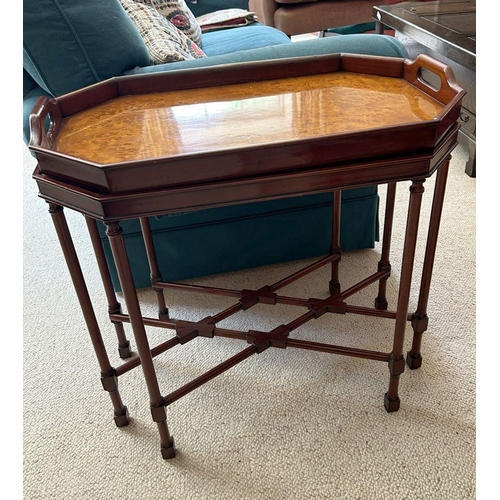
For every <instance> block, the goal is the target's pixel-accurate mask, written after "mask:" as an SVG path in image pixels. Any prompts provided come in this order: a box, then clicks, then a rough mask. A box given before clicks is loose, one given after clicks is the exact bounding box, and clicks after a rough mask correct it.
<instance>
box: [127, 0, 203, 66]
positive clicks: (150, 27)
mask: <svg viewBox="0 0 500 500" xmlns="http://www.w3.org/2000/svg"><path fill="white" fill-rule="evenodd" d="M120 3H121V4H122V6H123V8H124V9H125V12H127V14H128V15H129V17H130V19H131V20H132V22H133V23H134V25H135V27H136V28H137V30H138V31H139V33H140V35H141V37H142V39H143V40H144V43H145V44H146V47H147V48H148V50H149V55H150V60H151V64H164V63H169V62H174V61H186V60H189V59H197V58H199V57H205V53H204V52H203V51H202V50H201V49H200V47H199V46H198V45H197V44H196V43H195V42H194V41H193V40H191V38H189V37H188V36H187V35H186V34H185V33H184V32H183V31H182V30H179V29H178V28H177V27H176V26H174V25H173V24H172V23H171V22H170V21H169V20H168V19H167V18H165V17H163V16H162V15H161V14H159V13H158V11H157V10H156V9H155V8H154V7H151V6H149V5H146V4H145V3H143V2H138V1H136V0H120Z"/></svg>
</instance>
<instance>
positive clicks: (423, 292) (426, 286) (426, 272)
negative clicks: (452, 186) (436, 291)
mask: <svg viewBox="0 0 500 500" xmlns="http://www.w3.org/2000/svg"><path fill="white" fill-rule="evenodd" d="M450 159H451V157H449V158H448V159H447V160H446V161H445V162H443V164H442V165H441V166H440V167H439V169H438V172H437V176H436V185H435V188H434V198H433V201H432V209H431V217H430V221H429V232H428V235H427V244H426V248H425V257H424V265H423V269H422V279H421V283H420V292H419V297H418V305H417V310H416V311H415V312H414V313H413V316H412V321H411V324H412V327H413V342H412V346H411V350H410V351H408V353H407V355H406V363H407V364H408V366H409V368H411V369H412V370H413V369H416V368H420V366H422V355H421V353H420V349H421V344H422V334H423V333H424V332H425V331H426V330H427V325H428V322H429V318H428V317H427V304H428V302H429V290H430V287H431V277H432V270H433V267H434V258H435V256H436V246H437V239H438V234H439V226H440V223H441V214H442V213H443V203H444V195H445V190H446V181H447V178H448V170H449V166H450Z"/></svg>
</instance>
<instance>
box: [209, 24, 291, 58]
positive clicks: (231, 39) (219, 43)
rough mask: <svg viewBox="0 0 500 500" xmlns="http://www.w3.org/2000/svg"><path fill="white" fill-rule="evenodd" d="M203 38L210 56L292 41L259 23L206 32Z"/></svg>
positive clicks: (281, 33)
mask: <svg viewBox="0 0 500 500" xmlns="http://www.w3.org/2000/svg"><path fill="white" fill-rule="evenodd" d="M201 40H202V47H203V52H205V54H206V55H207V56H210V57H212V56H220V55H223V54H231V53H234V52H239V51H240V50H248V49H249V48H251V49H252V50H255V49H259V48H262V47H270V46H272V45H278V44H279V45H281V44H287V45H288V44H290V43H292V42H291V40H290V38H288V37H287V36H286V35H285V34H284V33H283V32H281V31H278V30H276V29H273V28H270V27H269V26H264V25H263V24H259V23H253V24H249V25H248V26H243V27H241V28H231V29H226V30H219V31H211V32H208V33H204V34H203V35H202V37H201Z"/></svg>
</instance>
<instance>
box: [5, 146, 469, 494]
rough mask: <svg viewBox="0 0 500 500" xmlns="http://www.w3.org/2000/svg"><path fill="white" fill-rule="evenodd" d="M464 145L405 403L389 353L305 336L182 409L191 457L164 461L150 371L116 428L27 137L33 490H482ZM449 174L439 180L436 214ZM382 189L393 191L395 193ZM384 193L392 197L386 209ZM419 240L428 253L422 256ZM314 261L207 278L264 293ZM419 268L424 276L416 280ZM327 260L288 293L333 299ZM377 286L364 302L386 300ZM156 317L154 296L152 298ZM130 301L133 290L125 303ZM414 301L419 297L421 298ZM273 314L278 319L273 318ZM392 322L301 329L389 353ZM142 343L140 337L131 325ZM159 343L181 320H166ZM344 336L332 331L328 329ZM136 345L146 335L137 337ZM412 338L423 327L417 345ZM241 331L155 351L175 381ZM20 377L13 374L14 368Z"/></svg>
mask: <svg viewBox="0 0 500 500" xmlns="http://www.w3.org/2000/svg"><path fill="white" fill-rule="evenodd" d="M465 159H466V153H465V152H464V150H462V149H461V147H459V148H458V149H457V150H456V151H455V155H454V159H453V161H452V165H451V169H450V176H449V188H448V195H447V198H446V203H445V208H444V213H443V221H442V231H441V234H440V239H439V245H438V251H437V257H436V264H435V271H434V277H433V286H432V290H431V296H430V307H429V316H430V322H429V330H428V332H427V333H426V334H425V337H424V342H423V354H424V361H423V366H422V368H421V369H420V370H415V371H410V370H408V369H407V370H406V371H405V373H404V374H403V375H402V377H401V383H400V397H401V409H400V411H399V412H396V413H391V414H388V413H387V412H386V411H385V409H384V406H383V396H384V393H385V392H386V390H387V386H388V379H389V373H388V368H387V366H386V364H384V363H380V362H375V361H368V360H361V359H356V358H349V357H343V356H335V355H329V354H322V353H314V352H308V351H302V350H298V349H292V348H289V349H287V350H285V351H283V350H278V349H269V350H267V351H266V352H264V353H263V354H261V355H259V356H253V357H251V358H250V359H248V360H246V361H245V362H243V363H241V364H240V365H238V366H237V367H235V368H233V369H231V370H229V371H227V372H226V373H224V374H223V375H221V376H220V377H218V378H216V379H214V380H213V381H211V382H209V383H207V384H206V385H204V386H202V387H201V388H199V389H197V390H195V391H194V392H192V393H190V394H189V395H188V396H186V397H184V398H182V399H180V400H179V401H177V402H175V403H174V404H173V405H171V406H170V407H169V408H168V417H169V425H170V429H171V431H172V434H173V435H174V438H175V441H176V445H177V457H176V458H175V459H174V460H171V461H164V460H162V459H161V456H160V450H159V439H158V433H157V429H156V427H155V425H154V424H153V423H152V421H151V417H150V413H149V409H148V398H147V392H146V388H145V384H144V382H143V379H142V372H141V371H140V369H138V370H134V371H132V372H129V373H127V374H125V375H124V376H123V377H121V378H120V388H121V394H122V398H123V400H124V403H125V404H126V405H127V406H128V408H129V411H130V415H131V423H130V425H129V426H128V427H125V428H120V429H119V428H117V427H115V425H114V423H113V420H112V407H111V402H110V399H109V396H108V395H107V393H106V392H104V391H103V390H102V388H101V385H100V381H99V369H98V365H97V361H96V359H95V356H94V354H93V350H92V349H91V344H90V340H89V338H88V335H87V333H86V329H85V326H84V322H83V318H82V315H81V313H80V311H79V308H78V305H77V300H76V296H75V294H74V291H73V288H72V285H71V282H70V278H69V275H68V272H67V270H66V267H65V264H64V262H63V259H62V254H61V250H60V247H59V244H58V242H57V241H56V237H55V231H54V229H53V226H52V222H51V220H50V217H49V215H48V212H47V208H46V207H47V205H46V203H45V202H44V201H43V200H41V199H40V198H38V197H37V188H36V183H35V182H34V181H33V180H32V179H31V177H30V175H31V172H32V170H33V168H34V160H33V158H31V156H30V155H29V153H28V152H27V149H26V148H24V166H25V168H24V177H25V178H24V187H25V192H24V313H25V316H24V498H25V499H27V500H35V499H40V500H41V499H47V500H49V499H50V500H53V499H64V500H70V499H82V500H83V499H85V500H101V499H103V500H104V499H111V498H119V499H123V500H134V499H175V500H191V499H193V500H194V499H196V500H198V499H199V500H212V499H213V500H225V499H227V500H240V499H243V500H247V499H248V500H266V499H273V500H275V499H276V500H282V499H290V500H305V499H313V500H315V499H339V500H340V499H341V500H344V499H346V500H347V499H352V500H354V499H362V500H364V499H385V498H391V499H395V500H401V499H411V500H413V499H425V500H431V499H436V500H445V499H449V500H460V499H469V498H475V488H476V476H475V460H476V456H475V439H476V436H475V429H476V425H475V422H476V413H475V404H476V398H475V352H476V345H475V332H476V330H475V328H476V327H475V320H476V318H475V308H476V306H475V294H476V291H475V274H476V268H475V231H476V222H475V221H476V217H475V186H476V182H475V179H471V178H469V177H468V176H467V175H466V174H465V173H464V165H465ZM433 183H434V181H433V180H429V181H428V182H426V188H427V191H426V194H425V196H424V206H423V215H422V218H423V219H426V217H427V216H428V212H429V207H430V200H431V197H432V190H433ZM380 192H381V194H382V195H383V193H384V188H383V187H381V189H380ZM407 193H408V189H407V185H406V186H405V185H403V186H400V188H399V190H398V205H397V207H398V208H397V216H396V223H395V232H396V237H395V240H394V243H393V269H394V272H393V276H392V277H391V279H390V281H389V299H390V305H391V306H392V307H394V304H395V298H396V296H397V278H398V275H399V263H400V255H401V246H402V238H401V236H400V234H401V231H400V230H401V229H402V227H403V226H404V222H405V215H406V199H407ZM383 204H384V199H383V196H382V205H383ZM66 213H67V217H68V220H69V224H70V227H71V230H72V232H73V236H74V239H75V241H76V245H77V247H78V249H79V255H80V258H81V263H82V267H83V269H84V273H85V275H86V278H87V279H88V286H89V290H90V293H91V295H92V297H93V299H95V301H96V303H98V304H99V305H98V307H97V308H96V313H97V315H98V319H99V321H100V325H101V328H102V331H103V336H104V339H105V342H106V344H107V345H108V346H109V347H110V353H111V354H110V356H111V360H112V363H113V364H115V365H117V364H118V363H119V358H118V356H117V349H116V341H115V337H114V331H113V328H112V327H111V325H110V324H109V321H108V320H107V318H106V301H105V298H104V293H103V290H102V286H101V284H100V281H99V277H98V272H97V269H96V266H95V263H94V258H93V254H92V252H91V250H90V243H89V240H88V236H87V233H86V230H85V224H84V223H83V219H82V216H80V215H78V214H75V213H71V212H69V211H66ZM424 236H425V235H424V234H422V235H421V236H420V237H419V248H418V253H417V258H418V259H419V260H420V258H421V255H422V249H423V243H424V239H425V238H424ZM379 252H380V247H379V246H377V247H376V248H375V249H372V250H365V251H357V252H352V253H346V254H345V255H344V256H343V259H342V263H341V278H342V280H343V283H345V286H347V285H348V284H349V283H352V282H353V281H354V280H356V279H358V278H359V277H361V276H364V275H366V273H369V272H372V271H373V270H374V269H375V268H376V263H377V261H378V259H379ZM302 264H304V262H292V263H287V264H281V265H276V266H270V267H266V268H261V269H253V270H247V271H243V272H238V273H230V274H227V275H222V276H214V277H211V278H204V279H202V280H200V281H199V282H200V283H202V284H208V283H213V284H215V285H216V286H227V287H230V288H232V287H234V288H237V287H241V288H242V287H247V288H252V287H255V286H260V285H262V284H265V283H271V282H273V281H276V280H277V279H279V277H281V276H285V275H287V274H289V273H290V272H291V271H292V270H294V269H297V268H298V267H299V266H300V265H302ZM419 276H420V267H419V266H418V265H417V267H416V270H415V275H414V277H415V280H414V281H415V282H416V283H417V284H418V281H419ZM327 282H328V268H324V269H323V270H320V271H316V272H315V273H313V274H311V275H310V276H309V277H307V278H305V279H303V280H300V281H298V282H296V283H294V284H293V285H292V286H289V287H288V288H287V289H286V290H285V291H286V292H287V294H288V295H294V296H304V297H307V296H322V295H324V294H325V291H326V290H325V285H326V283H327ZM375 293H376V292H375V288H373V287H370V288H369V289H366V290H365V291H363V293H361V294H358V295H357V296H356V297H353V302H354V303H356V304H366V305H369V306H371V304H372V302H373V298H374V296H375ZM140 295H141V298H142V299H143V304H144V305H143V307H144V312H145V313H146V314H148V315H153V314H154V311H155V302H154V298H153V297H152V296H150V295H149V293H148V294H145V293H143V291H141V293H140ZM166 297H167V301H168V304H169V305H170V310H171V313H172V315H173V316H174V317H179V318H187V319H194V318H201V317H204V316H206V315H208V314H213V313H215V312H217V311H218V310H220V309H221V306H220V305H219V304H221V303H222V304H223V305H229V304H232V303H233V301H232V300H231V299H222V302H220V301H221V299H220V298H214V297H210V296H199V295H191V296H188V295H187V294H185V293H183V294H179V293H177V294H175V293H170V292H168V293H167V294H166ZM121 302H122V304H123V300H121ZM415 304H416V297H415V295H413V297H412V301H411V309H414V308H415ZM301 312H302V310H301V309H296V308H291V307H276V308H272V307H270V306H259V308H256V310H255V311H254V310H251V311H249V313H247V314H248V317H247V318H246V319H245V318H241V317H239V316H234V317H233V318H231V319H230V320H227V321H226V322H225V323H224V324H221V325H222V326H229V327H235V328H253V329H270V328H272V327H273V326H277V325H279V324H281V323H283V322H288V321H290V319H293V318H294V317H296V316H298V314H299V313H301ZM257 313H264V315H263V316H262V317H261V318H259V317H257ZM392 331H393V322H392V321H389V320H383V319H376V320H373V319H370V318H367V317H363V316H355V315H352V316H351V315H348V316H347V317H343V316H339V315H325V316H323V317H322V318H321V319H319V320H317V321H315V322H310V323H308V324H307V325H306V326H305V327H302V328H300V330H297V332H296V334H295V335H296V336H297V337H300V338H304V339H308V340H313V341H320V342H329V341H331V342H333V343H338V344H342V345H351V346H353V347H361V348H367V349H373V350H382V351H389V350H390V348H391V336H392ZM127 332H128V335H129V338H130V339H131V340H132V333H131V332H130V330H127ZM150 333H151V343H152V344H153V345H154V344H155V343H157V342H159V341H160V340H161V339H164V338H170V337H171V336H172V332H171V331H167V332H161V331H158V330H151V331H150ZM330 339H331V340H330ZM132 342H133V341H132ZM410 343H411V328H408V329H407V336H406V340H405V351H406V350H407V349H408V348H409V346H410ZM245 347H246V345H245V344H244V343H242V342H241V341H237V340H231V339H222V338H215V339H213V340H210V339H196V340H194V341H192V342H191V343H189V344H187V345H186V346H183V347H177V348H174V349H173V350H171V351H169V352H168V353H166V354H163V355H161V356H160V357H158V358H156V360H155V363H156V365H157V367H158V371H159V381H160V386H161V388H162V393H164V394H167V393H168V392H170V391H171V390H173V389H175V388H177V387H179V386H180V385H183V384H184V383H185V382H187V381H189V380H191V379H192V378H194V377H195V376H197V375H198V374H200V373H201V372H203V371H204V370H206V369H207V368H210V367H212V366H214V365H215V364H217V363H218V362H220V361H222V360H224V359H226V358H227V357H229V356H230V355H232V354H234V353H236V352H239V351H240V350H242V349H243V348H245ZM15 376H16V375H15V374H14V373H12V377H15Z"/></svg>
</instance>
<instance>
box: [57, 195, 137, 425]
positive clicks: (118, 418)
mask: <svg viewBox="0 0 500 500" xmlns="http://www.w3.org/2000/svg"><path fill="white" fill-rule="evenodd" d="M49 212H50V214H51V216H52V220H53V222H54V226H55V228H56V232H57V236H58V238H59V242H60V244H61V248H62V251H63V254H64V258H65V260H66V264H67V266H68V269H69V273H70V276H71V280H72V281H73V285H74V287H75V291H76V295H77V297H78V301H79V303H80V307H81V310H82V313H83V316H84V319H85V323H86V325H87V329H88V331H89V334H90V338H91V340H92V345H93V346H94V350H95V353H96V357H97V361H98V363H99V366H100V369H101V382H102V385H103V387H104V390H106V391H107V392H108V393H109V395H110V397H111V401H112V403H113V408H114V420H115V424H116V425H117V426H118V427H122V426H125V425H127V424H128V423H129V416H128V410H127V407H126V406H124V404H123V402H122V400H121V396H120V393H119V391H118V377H117V376H116V372H115V369H114V368H113V367H112V366H111V364H110V362H109V358H108V354H107V352H106V348H105V347H104V342H103V339H102V335H101V331H100V329H99V325H98V324H97V319H96V316H95V312H94V309H93V307H92V302H91V300H90V296H89V293H88V290H87V285H86V283H85V279H84V277H83V273H82V269H81V267H80V262H79V261H78V256H77V254H76V251H75V247H74V244H73V240H72V238H71V234H70V232H69V228H68V224H67V222H66V218H65V216H64V212H63V208H62V207H61V206H59V205H54V204H51V203H49Z"/></svg>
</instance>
